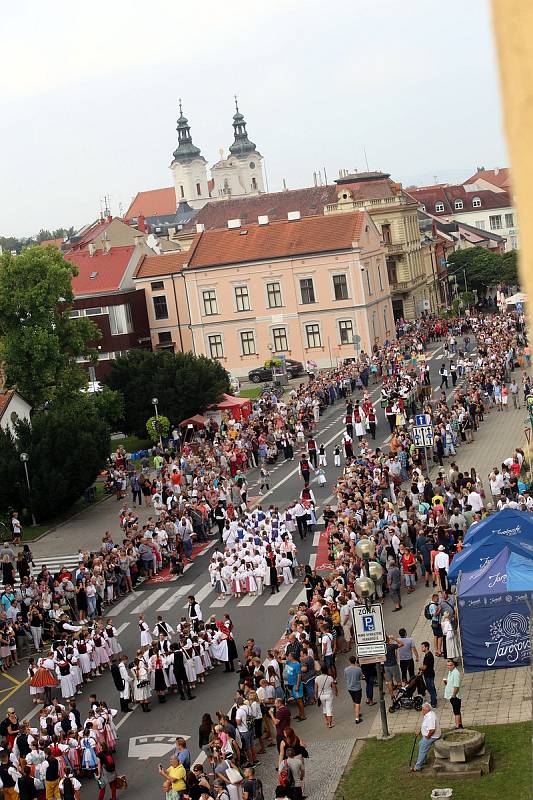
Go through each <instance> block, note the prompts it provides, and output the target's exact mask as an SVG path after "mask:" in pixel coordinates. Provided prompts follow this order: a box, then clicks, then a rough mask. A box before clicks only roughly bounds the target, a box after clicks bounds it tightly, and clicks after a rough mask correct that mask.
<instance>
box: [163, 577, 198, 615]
mask: <svg viewBox="0 0 533 800" xmlns="http://www.w3.org/2000/svg"><path fill="white" fill-rule="evenodd" d="M193 588H194V583H188V584H187V585H186V586H180V587H179V589H176V591H175V592H172V594H171V595H170V597H169V598H168V599H167V600H165V602H164V603H163V604H162V605H160V606H159V608H158V609H157V610H158V611H169V610H170V609H171V608H172V607H173V606H174V605H175V604H176V603H177V602H178V600H179V598H180V597H183V595H185V594H190V593H191V591H192V589H193Z"/></svg>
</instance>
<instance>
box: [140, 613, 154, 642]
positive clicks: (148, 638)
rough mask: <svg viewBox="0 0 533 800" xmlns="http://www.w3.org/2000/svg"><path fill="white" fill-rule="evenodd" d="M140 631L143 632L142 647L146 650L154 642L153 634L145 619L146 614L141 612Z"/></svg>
mask: <svg viewBox="0 0 533 800" xmlns="http://www.w3.org/2000/svg"><path fill="white" fill-rule="evenodd" d="M139 631H140V634H141V648H142V649H143V650H144V649H145V648H146V647H150V645H151V644H152V634H151V633H150V628H149V627H148V625H147V623H146V622H145V621H144V614H139Z"/></svg>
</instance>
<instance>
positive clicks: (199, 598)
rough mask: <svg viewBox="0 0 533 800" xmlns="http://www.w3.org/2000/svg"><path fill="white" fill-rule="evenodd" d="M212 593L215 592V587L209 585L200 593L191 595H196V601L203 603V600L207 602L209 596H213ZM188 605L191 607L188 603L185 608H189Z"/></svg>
mask: <svg viewBox="0 0 533 800" xmlns="http://www.w3.org/2000/svg"><path fill="white" fill-rule="evenodd" d="M212 591H213V587H212V586H211V584H210V583H207V584H206V585H205V586H203V587H202V588H201V589H200V591H199V592H196V593H195V592H191V594H194V599H195V600H196V602H197V603H201V602H202V600H205V598H206V597H207V595H208V594H211V592H212ZM188 605H189V604H188V603H185V605H184V606H183V608H187V606H188Z"/></svg>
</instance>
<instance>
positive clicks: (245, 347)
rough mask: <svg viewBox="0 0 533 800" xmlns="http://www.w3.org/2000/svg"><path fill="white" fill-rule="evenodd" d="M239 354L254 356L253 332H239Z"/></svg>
mask: <svg viewBox="0 0 533 800" xmlns="http://www.w3.org/2000/svg"><path fill="white" fill-rule="evenodd" d="M241 353H242V354H243V356H254V355H255V334H254V332H253V331H241Z"/></svg>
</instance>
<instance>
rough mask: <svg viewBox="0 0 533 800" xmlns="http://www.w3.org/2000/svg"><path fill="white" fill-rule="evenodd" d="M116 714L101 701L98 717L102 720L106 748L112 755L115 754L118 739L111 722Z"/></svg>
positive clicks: (113, 724) (115, 729)
mask: <svg viewBox="0 0 533 800" xmlns="http://www.w3.org/2000/svg"><path fill="white" fill-rule="evenodd" d="M117 713H118V712H117V711H116V710H115V709H112V708H109V707H108V705H107V703H105V702H104V701H101V704H100V715H101V716H102V717H103V718H104V722H105V741H106V744H107V746H108V748H109V749H110V750H111V752H113V753H114V752H115V749H116V745H117V739H118V731H117V728H116V726H115V723H114V721H113V717H114V715H115V714H117Z"/></svg>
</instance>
